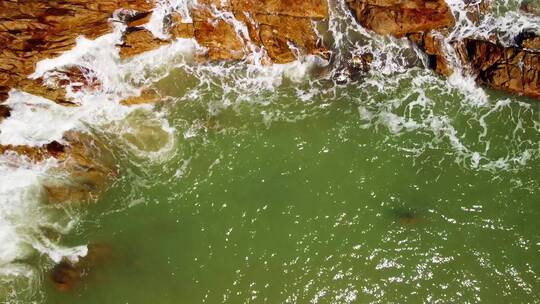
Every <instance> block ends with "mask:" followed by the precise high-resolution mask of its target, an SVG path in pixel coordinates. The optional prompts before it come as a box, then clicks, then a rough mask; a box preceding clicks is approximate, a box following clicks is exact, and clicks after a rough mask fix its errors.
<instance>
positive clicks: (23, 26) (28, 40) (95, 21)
mask: <svg viewBox="0 0 540 304" xmlns="http://www.w3.org/2000/svg"><path fill="white" fill-rule="evenodd" d="M153 7H154V3H153V2H152V1H147V0H100V1H85V0H70V1H47V0H33V1H17V0H2V1H0V100H3V99H5V98H6V97H7V92H8V91H9V90H10V89H11V88H21V89H23V90H25V91H30V93H32V94H36V95H40V96H44V97H46V98H50V99H52V100H60V101H61V102H63V101H65V100H64V99H62V97H63V96H64V95H65V94H64V93H63V90H62V89H58V88H50V87H47V86H44V85H43V80H41V79H38V80H29V79H27V76H28V75H29V74H31V73H32V72H33V71H34V68H35V65H36V63H37V62H38V61H40V60H42V59H46V58H52V57H56V56H58V55H59V54H61V53H62V52H64V51H67V50H70V49H71V48H72V47H73V46H74V45H75V39H76V38H77V37H78V36H80V35H84V36H86V37H88V38H96V37H99V36H101V35H103V34H105V33H107V32H109V31H110V30H111V27H110V24H109V18H111V17H112V15H113V12H115V11H116V10H118V9H119V8H125V9H130V10H136V11H143V12H149V11H150V10H152V8H153Z"/></svg>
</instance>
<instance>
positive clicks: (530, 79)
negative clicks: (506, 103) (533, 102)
mask: <svg viewBox="0 0 540 304" xmlns="http://www.w3.org/2000/svg"><path fill="white" fill-rule="evenodd" d="M535 39H538V38H535ZM464 43H465V46H466V49H467V57H468V58H467V59H468V63H469V64H470V65H471V67H472V68H473V70H474V71H475V72H476V73H477V79H478V80H479V81H480V82H482V83H485V84H488V85H489V86H491V87H493V88H495V89H499V90H504V91H508V92H514V93H518V94H523V95H526V96H530V97H534V98H540V49H536V50H534V51H533V50H526V49H523V48H519V47H505V46H502V45H499V44H494V43H491V42H487V41H482V40H474V39H467V40H466V41H465V42H464Z"/></svg>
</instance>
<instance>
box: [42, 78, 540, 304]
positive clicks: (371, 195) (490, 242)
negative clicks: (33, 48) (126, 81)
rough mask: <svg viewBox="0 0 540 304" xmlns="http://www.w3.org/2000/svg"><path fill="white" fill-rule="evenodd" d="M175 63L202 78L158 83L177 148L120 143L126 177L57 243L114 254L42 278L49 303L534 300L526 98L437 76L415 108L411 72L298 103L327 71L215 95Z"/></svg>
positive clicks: (535, 114) (529, 105)
mask: <svg viewBox="0 0 540 304" xmlns="http://www.w3.org/2000/svg"><path fill="white" fill-rule="evenodd" d="M413 73H417V74H416V75H415V79H419V78H420V76H425V77H427V76H429V77H430V81H431V82H433V84H437V83H444V82H443V81H442V80H439V79H438V78H437V77H435V76H431V72H428V71H420V70H418V71H414V72H413ZM185 77H188V81H186V83H192V84H193V83H196V82H195V81H193V82H190V81H189V78H190V76H186V75H185V73H184V72H183V71H182V70H175V71H173V73H172V74H171V75H170V76H169V77H167V78H165V79H164V80H162V81H161V82H160V83H158V84H157V87H159V88H160V89H162V90H164V91H166V92H168V94H169V95H170V96H172V97H171V98H169V99H168V100H167V101H166V102H164V103H163V105H162V106H160V107H159V108H158V109H157V111H159V112H161V113H163V117H165V119H166V120H167V121H168V125H169V126H170V127H171V128H172V129H173V131H172V133H173V134H174V137H175V139H174V140H172V139H171V141H173V142H174V147H173V148H172V149H166V150H167V151H166V152H164V154H163V155H160V157H157V158H152V159H149V158H146V157H141V156H140V151H141V150H140V149H133V148H129V147H128V148H126V147H127V146H126V144H123V145H122V144H119V145H118V146H116V147H113V148H112V149H113V152H114V154H115V158H116V161H117V163H118V164H119V167H120V168H121V173H120V176H122V178H121V179H120V180H118V181H117V182H115V184H114V185H112V187H111V188H110V189H109V191H108V192H107V193H106V194H105V195H104V196H103V197H101V198H100V199H99V201H98V202H97V203H96V204H94V205H91V206H90V207H89V209H88V210H87V211H85V215H84V218H85V219H86V220H84V221H83V222H81V223H80V225H79V227H78V228H77V229H76V230H77V231H76V232H74V233H71V234H70V235H69V236H68V238H67V239H66V240H65V243H66V244H67V245H70V244H73V245H76V244H80V243H85V242H88V241H92V242H97V243H101V244H106V245H107V246H108V247H110V250H111V252H113V253H112V254H111V257H110V259H109V261H107V262H106V263H104V264H103V265H97V266H96V267H95V268H94V269H91V270H90V271H89V272H88V276H87V277H86V279H85V280H84V281H82V282H81V283H80V286H78V288H76V289H75V290H73V291H71V292H68V293H64V292H59V291H57V290H56V289H55V288H54V287H53V285H52V284H51V283H50V282H49V279H48V277H45V282H44V283H43V285H44V286H45V288H46V289H45V291H44V292H43V293H42V297H43V302H44V303H72V302H77V303H178V302H179V301H181V302H183V303H367V302H371V303H377V302H380V303H387V302H410V303H415V302H442V303H450V302H478V301H483V302H487V303H491V302H499V301H501V300H502V301H504V302H531V303H532V302H535V301H537V300H538V298H537V295H538V294H539V293H540V283H539V279H540V254H539V253H540V252H539V249H540V236H539V235H538V233H537V231H538V229H539V228H540V222H539V221H538V217H539V216H540V207H539V205H538V203H539V201H538V186H539V184H538V182H539V175H538V168H539V165H540V161H539V159H538V145H537V143H538V139H539V138H538V137H539V134H538V130H537V129H536V130H535V129H534V127H533V129H530V128H529V127H532V126H534V125H535V122H536V121H538V118H539V113H540V107H539V106H538V104H537V103H535V102H531V101H528V100H525V99H520V98H516V97H509V96H502V97H501V96H500V95H497V94H495V93H492V94H491V97H490V100H489V105H486V107H485V108H482V107H480V108H479V107H477V106H474V105H468V104H469V103H468V102H467V101H464V100H465V97H464V96H463V95H462V94H461V93H459V91H457V90H449V91H447V90H444V91H442V90H439V89H438V88H437V87H436V86H432V88H431V89H427V90H425V91H426V94H427V96H428V97H426V98H427V99H429V101H426V105H424V106H422V107H415V106H414V105H411V103H414V102H416V101H418V98H416V97H415V98H411V99H410V100H411V101H408V100H407V98H403V96H404V94H410V92H413V91H414V89H415V87H414V84H411V79H410V78H408V77H407V78H406V80H404V81H403V82H399V83H398V84H397V85H396V87H394V88H392V85H391V84H390V83H386V87H387V89H386V90H385V91H383V92H382V93H370V94H373V96H375V97H374V98H377V103H371V102H370V101H369V100H366V99H365V97H364V96H363V93H362V92H361V91H359V89H358V87H357V84H351V85H348V86H343V87H337V88H336V89H335V91H334V92H333V93H332V96H333V98H330V97H328V96H329V95H328V92H326V93H324V92H323V91H322V90H320V91H317V92H315V91H314V93H313V94H312V95H310V98H309V101H306V100H302V99H303V96H305V94H304V93H299V90H307V89H314V88H316V89H320V88H324V87H325V86H326V85H327V84H326V83H325V81H314V80H313V79H312V80H311V81H310V80H308V79H307V80H304V81H302V82H300V83H292V82H290V81H288V80H285V81H284V83H283V84H282V85H280V86H278V87H277V88H276V90H273V91H263V93H262V94H252V95H247V96H244V97H245V98H248V99H249V98H251V100H248V101H239V102H236V103H233V104H231V105H229V106H226V107H225V106H223V107H221V108H220V109H219V110H215V109H216V105H217V104H219V105H223V103H222V99H221V97H222V96H223V95H222V93H223V89H222V86H220V85H215V86H214V87H211V88H210V89H208V90H207V91H206V93H205V94H207V95H203V96H204V97H202V98H201V95H202V94H201V95H197V96H195V95H192V94H186V93H185V92H186V88H182V89H180V88H181V87H182V84H181V83H179V81H178V79H184V78H185ZM392 82H394V80H392ZM192 89H193V87H192V88H191V89H189V88H188V89H187V90H192ZM430 91H432V92H430ZM175 94H176V96H177V97H175ZM398 98H399V100H400V101H399V102H397V101H395V100H398ZM504 98H509V99H508V104H507V105H504V106H500V107H499V108H498V109H497V110H496V111H493V113H490V112H491V111H492V109H494V108H495V107H494V106H495V105H496V104H497V102H498V101H500V100H504ZM231 100H233V99H232V98H231ZM393 100H394V101H393ZM390 104H393V106H392V107H388V108H387V107H386V106H388V105H390ZM381 105H385V106H384V109H383V108H380V107H381ZM428 109H429V110H428ZM426 111H428V112H429V113H431V114H430V115H431V116H430V115H427V114H426ZM368 112H369V113H371V114H370V115H368V114H366V113H368ZM366 115H367V116H369V117H370V118H369V119H368V118H367V116H366ZM425 115H427V116H425ZM134 116H135V121H136V123H137V125H138V126H139V128H138V129H137V130H139V131H138V132H143V131H144V132H152V131H151V130H152V128H153V126H154V125H155V124H154V123H153V122H152V121H149V123H148V125H147V126H146V127H141V126H140V124H144V121H142V120H141V119H140V117H137V116H138V115H134ZM434 117H439V120H442V117H447V118H448V122H451V126H452V128H454V129H455V131H456V138H457V139H458V140H459V142H460V143H462V144H463V147H464V148H456V147H458V146H459V145H458V144H456V142H455V140H456V139H452V138H450V137H449V136H447V135H444V134H445V132H446V131H441V128H438V129H437V127H434V126H432V125H433V121H438V120H437V119H435V118H434ZM480 117H483V118H482V119H479V118H480ZM426 119H427V120H428V121H426ZM516 119H517V120H516ZM127 120H128V121H129V118H127ZM479 120H483V121H484V122H485V123H484V124H482V123H479ZM407 121H408V123H406V122H407ZM518 121H520V122H521V123H522V129H520V128H519V127H516V125H519V123H517V122H518ZM413 122H416V125H417V126H416V127H414V128H413V127H411V126H412V123H413ZM422 124H425V126H422ZM482 126H484V127H485V129H484V127H482ZM516 128H517V130H516ZM159 130H160V129H157V130H156V135H159V134H162V132H161V131H159ZM437 130H439V131H437ZM98 136H99V135H98ZM150 137H151V136H148V134H147V135H145V136H143V137H142V138H146V139H148V140H150V139H149V138H150ZM479 137H480V139H481V140H478V138H479ZM469 139H470V140H469ZM111 140H115V142H118V138H116V139H114V138H111ZM130 140H132V137H130V136H128V137H127V138H125V139H124V141H123V142H129V141H130ZM487 142H489V148H488V149H485V146H486V145H488V144H487ZM145 145H146V146H147V147H150V148H149V150H150V152H155V150H156V146H160V145H162V146H165V145H166V144H164V143H163V137H162V136H156V138H155V142H148V143H145ZM137 147H139V148H141V149H142V150H144V147H142V146H140V145H137ZM526 150H530V154H529V155H530V156H529V158H528V159H527V160H525V161H523V162H521V163H520V162H519V161H515V162H514V161H512V157H518V156H520V155H521V154H522V153H523V152H524V151H526ZM486 151H487V152H486ZM138 154H139V155H138ZM474 155H481V157H480V158H479V159H476V158H475V157H474ZM501 159H504V160H501ZM497 161H499V163H500V166H496V165H494V163H497Z"/></svg>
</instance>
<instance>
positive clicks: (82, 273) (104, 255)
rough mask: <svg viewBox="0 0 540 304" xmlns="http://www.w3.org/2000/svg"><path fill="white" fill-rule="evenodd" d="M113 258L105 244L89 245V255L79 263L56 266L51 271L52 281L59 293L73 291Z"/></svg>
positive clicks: (61, 263)
mask: <svg viewBox="0 0 540 304" xmlns="http://www.w3.org/2000/svg"><path fill="white" fill-rule="evenodd" d="M111 258H112V252H111V249H110V247H108V246H106V245H104V244H89V245H88V253H87V255H86V256H84V257H82V258H80V259H79V261H78V262H77V263H73V262H71V261H68V260H63V261H61V262H60V263H58V264H56V265H55V266H54V267H53V268H52V270H51V277H50V278H51V281H52V283H53V285H54V287H56V289H58V290H59V291H62V292H70V291H73V290H74V289H76V288H77V287H79V286H80V285H81V284H82V283H83V281H84V279H86V278H87V277H88V276H89V275H92V274H95V272H96V271H98V270H99V268H100V267H102V266H104V265H105V264H106V263H107V262H108V261H109V260H111Z"/></svg>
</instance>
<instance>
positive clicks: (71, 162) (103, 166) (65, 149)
mask: <svg viewBox="0 0 540 304" xmlns="http://www.w3.org/2000/svg"><path fill="white" fill-rule="evenodd" d="M63 142H65V144H62V143H59V142H56V141H53V142H51V143H49V144H46V145H43V146H40V147H29V146H11V145H0V154H4V153H16V154H19V155H24V157H26V158H27V159H29V160H30V161H32V162H41V161H43V160H45V159H48V158H54V159H56V160H57V161H58V162H59V166H58V167H57V168H56V170H59V172H58V179H57V180H56V179H52V178H51V179H48V180H47V181H45V182H44V190H45V193H46V194H47V196H46V199H47V201H48V202H49V203H52V204H56V203H66V202H70V203H72V202H73V203H74V202H85V201H88V200H90V199H91V198H93V197H96V196H97V195H98V194H99V193H100V192H101V191H103V190H104V188H105V185H106V183H107V180H108V178H110V177H113V176H115V175H116V171H115V169H114V167H113V165H112V162H111V161H109V160H108V157H107V156H106V155H104V151H105V149H104V147H103V144H101V143H100V142H99V141H97V140H96V139H94V138H92V136H90V135H88V134H83V133H79V132H67V133H66V134H65V135H64V138H63ZM62 172H69V176H66V175H65V173H62ZM53 173H54V172H53ZM53 175H54V174H53Z"/></svg>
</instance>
